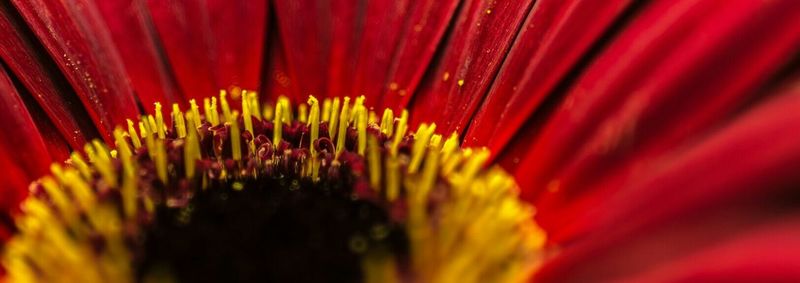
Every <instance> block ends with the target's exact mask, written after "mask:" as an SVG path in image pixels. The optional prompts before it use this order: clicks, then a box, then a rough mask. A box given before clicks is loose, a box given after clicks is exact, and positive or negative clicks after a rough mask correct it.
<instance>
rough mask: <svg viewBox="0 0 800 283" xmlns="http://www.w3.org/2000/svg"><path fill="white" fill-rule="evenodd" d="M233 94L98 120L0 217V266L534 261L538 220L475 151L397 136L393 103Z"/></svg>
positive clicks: (248, 274) (29, 271)
mask: <svg viewBox="0 0 800 283" xmlns="http://www.w3.org/2000/svg"><path fill="white" fill-rule="evenodd" d="M233 94H234V95H233V96H234V97H236V98H237V99H238V100H240V101H241V106H240V107H238V109H234V107H232V106H231V105H230V104H229V102H228V97H227V92H225V91H222V92H221V94H220V97H219V100H217V99H216V98H211V99H205V100H204V101H203V103H202V105H203V111H202V112H203V113H202V114H201V113H200V112H201V111H200V107H199V106H198V105H197V103H195V101H191V103H190V104H191V108H190V109H188V110H187V111H186V112H185V113H184V112H183V111H181V109H180V107H179V106H178V105H174V106H173V110H172V113H171V115H170V116H171V118H172V119H171V120H172V123H171V125H170V126H167V123H166V121H165V119H164V115H163V114H162V111H161V110H162V109H161V105H159V104H156V111H155V113H154V115H153V116H149V115H148V116H143V117H140V119H139V121H138V123H135V122H133V121H130V120H129V121H128V130H127V131H124V130H122V129H119V128H118V129H116V130H115V131H114V139H115V144H116V146H115V147H116V149H114V150H111V149H109V147H108V146H106V145H104V144H103V143H101V142H99V141H95V142H93V143H92V144H89V145H87V146H86V147H85V148H84V152H85V155H81V154H79V153H73V154H72V158H71V160H70V161H69V162H68V164H67V166H65V167H62V166H60V165H54V166H53V168H52V169H53V170H52V172H53V174H52V176H46V177H43V178H42V179H41V180H40V181H38V182H36V183H35V184H34V185H33V186H31V188H32V191H31V197H29V198H28V199H27V200H26V201H25V202H24V203H23V204H22V211H23V212H24V213H23V214H22V215H20V216H18V217H16V219H15V221H16V223H17V226H18V228H19V233H17V235H16V236H15V237H14V238H12V240H11V241H10V242H9V243H8V245H7V247H6V250H5V252H4V254H3V263H4V265H5V266H6V268H7V269H8V272H9V276H11V277H12V279H16V278H19V279H32V280H34V281H36V280H40V281H54V280H60V281H63V280H67V281H81V282H85V281H90V280H96V281H105V282H108V281H112V282H127V281H139V280H144V281H149V280H150V279H172V280H180V281H201V280H202V281H207V280H219V281H222V280H226V281H228V280H236V281H253V280H267V281H270V280H271V281H298V280H300V281H375V282H387V281H401V280H415V281H425V282H440V281H447V282H449V281H453V280H456V279H458V280H459V281H462V282H486V281H517V280H523V279H525V278H526V277H527V276H529V274H530V272H532V270H533V269H534V268H535V265H536V262H537V261H538V259H539V258H540V249H541V245H542V244H543V242H544V233H543V232H542V231H541V230H540V229H539V228H538V227H537V226H536V225H535V223H533V222H532V220H531V216H532V214H533V209H532V207H530V206H529V205H527V204H525V203H522V202H520V201H519V200H518V199H517V198H516V189H517V187H516V184H515V183H514V181H513V179H512V178H510V177H509V176H508V175H507V174H505V173H504V172H503V171H502V169H499V168H497V167H492V168H484V163H485V161H486V159H487V158H488V154H489V153H488V152H487V151H486V150H483V149H460V148H459V146H458V137H457V135H456V134H453V135H451V136H450V138H447V139H444V138H443V137H442V136H440V135H438V134H435V129H436V126H435V125H425V124H423V125H421V126H420V127H419V128H418V129H417V130H416V132H415V133H413V134H412V133H409V132H408V126H407V121H408V114H407V112H406V111H403V112H402V115H400V117H399V118H395V116H394V113H393V112H392V111H391V110H385V111H384V112H383V115H382V116H381V117H380V119H378V115H377V114H376V113H374V112H372V111H371V110H369V109H368V108H367V107H366V106H365V105H364V98H363V97H359V98H357V99H355V100H354V101H352V102H353V103H352V105H351V100H350V99H349V98H344V99H342V100H340V99H338V98H337V99H332V100H329V99H326V100H324V101H323V102H322V103H320V102H319V101H318V100H317V99H315V98H314V97H310V98H309V100H308V102H307V103H306V104H299V105H298V106H297V108H293V107H291V105H290V104H289V101H288V99H286V98H280V99H279V100H278V101H277V103H276V104H275V105H274V106H273V105H263V106H262V105H261V104H260V103H259V100H258V97H257V95H256V93H254V92H247V91H244V92H237V93H233ZM217 102H219V103H217ZM237 106H238V105H237ZM295 112H296V113H297V114H296V115H295V114H294V113H295ZM137 126H138V127H137ZM137 128H138V130H137ZM87 159H88V160H87Z"/></svg>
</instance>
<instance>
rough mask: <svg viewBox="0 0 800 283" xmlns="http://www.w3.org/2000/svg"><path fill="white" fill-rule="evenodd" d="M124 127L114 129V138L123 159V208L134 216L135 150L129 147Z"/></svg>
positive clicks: (126, 212) (127, 214) (131, 216)
mask: <svg viewBox="0 0 800 283" xmlns="http://www.w3.org/2000/svg"><path fill="white" fill-rule="evenodd" d="M122 133H123V132H122V129H120V128H116V129H114V139H115V140H116V143H117V150H118V151H119V152H120V158H119V160H121V161H122V168H123V186H122V208H123V212H124V213H125V217H127V218H133V217H134V216H135V215H136V180H137V178H136V165H135V164H134V161H133V160H132V157H133V152H131V149H130V148H129V147H128V142H127V141H125V137H124V136H123V134H122Z"/></svg>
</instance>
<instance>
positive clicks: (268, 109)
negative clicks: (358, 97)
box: [262, 103, 275, 120]
mask: <svg viewBox="0 0 800 283" xmlns="http://www.w3.org/2000/svg"><path fill="white" fill-rule="evenodd" d="M263 113H264V114H263V115H262V116H263V117H264V120H272V118H273V115H274V114H275V108H273V107H272V104H269V103H267V104H264V111H263Z"/></svg>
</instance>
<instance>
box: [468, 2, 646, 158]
mask: <svg viewBox="0 0 800 283" xmlns="http://www.w3.org/2000/svg"><path fill="white" fill-rule="evenodd" d="M630 2H631V1H629V0H615V1H590V0H586V1H581V0H573V1H563V0H550V1H549V0H544V1H538V2H536V4H535V5H534V7H533V10H532V11H531V15H530V16H528V19H527V20H526V22H525V25H524V28H523V30H522V31H521V32H520V35H519V36H518V38H517V40H516V41H515V42H514V47H512V49H511V52H510V53H509V55H508V58H507V59H506V60H505V63H504V65H503V67H502V69H501V70H500V73H499V74H498V76H497V80H496V81H495V82H494V84H493V85H492V88H491V90H490V91H489V94H488V95H487V97H486V100H485V101H484V102H483V103H482V107H481V108H480V109H479V110H478V112H477V113H476V116H475V118H474V121H475V122H474V124H472V125H470V129H469V131H468V132H467V135H466V137H465V139H464V141H465V145H468V146H476V145H488V146H489V148H490V149H491V150H492V151H493V152H500V151H501V150H502V149H503V147H504V146H505V145H506V143H508V141H509V140H510V139H511V138H512V136H513V135H514V134H515V133H517V132H518V131H519V129H520V128H521V127H522V125H523V124H524V123H525V121H527V120H528V119H529V117H530V116H531V114H532V113H533V112H534V111H535V110H536V109H537V108H538V107H539V106H540V104H541V102H542V101H543V100H544V99H545V98H546V97H547V96H548V95H549V94H550V93H551V92H552V91H553V90H554V88H555V87H556V84H558V83H559V82H560V81H562V80H563V79H564V77H565V76H566V74H567V72H569V71H570V70H571V69H573V68H574V67H575V64H576V63H577V62H578V60H579V59H580V58H581V56H584V54H586V52H587V51H588V50H589V48H590V47H591V45H592V44H593V43H595V42H596V41H597V40H598V39H599V38H600V36H601V35H602V33H603V32H604V31H606V30H607V29H608V27H609V26H610V25H611V24H612V22H613V21H614V20H615V19H617V17H619V16H620V14H621V13H622V12H623V10H625V9H626V8H627V7H628V6H629V5H630Z"/></svg>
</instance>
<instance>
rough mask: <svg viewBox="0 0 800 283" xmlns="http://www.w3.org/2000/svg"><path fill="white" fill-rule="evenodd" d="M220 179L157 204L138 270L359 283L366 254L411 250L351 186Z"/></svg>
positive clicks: (195, 277) (186, 277)
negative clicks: (171, 202) (175, 203)
mask: <svg viewBox="0 0 800 283" xmlns="http://www.w3.org/2000/svg"><path fill="white" fill-rule="evenodd" d="M239 185H242V186H241V187H242V188H243V189H241V190H237V189H234V185H233V183H231V182H224V181H214V182H212V183H211V184H210V186H209V188H208V189H206V190H204V191H203V190H200V191H198V192H197V193H196V195H195V196H194V197H193V198H192V200H191V201H190V202H189V204H188V205H187V206H186V207H184V208H168V207H166V206H164V207H161V208H159V209H158V211H157V213H156V217H155V219H154V220H155V221H154V223H153V224H152V226H150V228H149V230H148V231H147V232H146V237H145V239H144V248H143V249H142V250H141V252H142V254H141V255H138V258H140V261H139V262H140V263H139V264H138V273H139V276H141V277H140V278H141V279H144V278H143V277H144V276H147V274H151V275H152V274H158V273H162V272H168V273H170V274H171V275H172V276H174V277H175V278H176V279H179V281H181V282H255V281H258V282H357V281H361V273H362V272H361V267H360V266H361V262H360V258H361V256H362V255H363V254H364V253H365V252H367V251H369V250H371V249H376V248H381V249H386V248H388V249H390V250H392V251H393V252H394V253H395V254H399V255H403V254H405V253H406V246H407V244H406V242H407V241H406V237H405V234H404V232H403V230H402V228H401V227H399V226H398V225H396V224H391V223H390V221H389V217H388V215H387V213H386V212H385V211H384V210H383V209H381V208H379V207H378V206H376V205H374V204H372V203H371V202H368V201H364V200H356V199H354V197H353V193H352V184H351V183H350V182H349V181H348V180H346V179H344V180H340V181H339V182H320V183H313V182H310V181H304V180H296V179H295V180H292V179H290V178H279V177H277V178H276V177H266V178H259V179H257V180H250V181H246V182H244V183H240V184H238V185H236V187H239Z"/></svg>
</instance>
